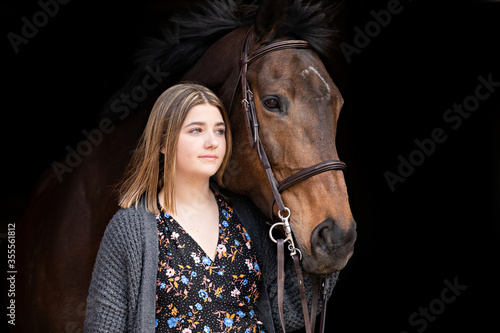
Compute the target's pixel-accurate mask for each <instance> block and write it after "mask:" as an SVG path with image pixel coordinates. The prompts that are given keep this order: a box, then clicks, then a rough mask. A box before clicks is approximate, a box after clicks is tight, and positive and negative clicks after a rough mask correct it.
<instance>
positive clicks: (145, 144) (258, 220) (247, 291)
mask: <svg viewBox="0 0 500 333" xmlns="http://www.w3.org/2000/svg"><path fill="white" fill-rule="evenodd" d="M230 154H231V132H230V128H229V121H228V118H227V116H226V114H225V112H224V107H223V105H222V103H221V102H220V100H219V99H218V98H217V96H216V95H215V94H214V93H213V92H211V91H210V90H209V89H207V88H205V87H203V86H200V85H196V84H190V83H186V84H179V85H176V86H173V87H171V88H169V89H167V90H166V91H165V92H164V93H163V94H162V95H161V96H160V97H159V98H158V100H157V101H156V103H155V105H154V106H153V109H152V111H151V114H150V117H149V120H148V123H147V125H146V128H145V130H144V133H143V136H142V138H141V140H140V142H139V145H138V147H137V149H136V150H135V152H134V155H133V158H132V160H131V163H130V165H129V170H128V173H127V175H126V177H125V180H124V181H123V183H122V184H121V187H120V206H121V207H122V208H121V209H120V210H119V211H118V212H117V213H116V214H115V216H114V217H113V219H112V220H111V221H110V223H109V225H108V227H107V228H106V232H105V234H104V237H103V239H102V242H101V246H100V249H99V253H98V256H97V259H96V263H95V266H94V271H93V274H92V281H91V285H90V288H89V296H88V300H87V314H86V318H85V328H84V331H85V332H153V331H154V330H155V331H156V332H182V333H194V332H204V333H210V332H240V333H249V332H259V333H261V332H269V333H272V332H275V331H276V330H278V329H277V327H279V319H278V314H277V313H278V307H277V300H276V263H275V261H276V260H275V258H276V251H275V249H274V244H273V243H272V242H271V241H270V240H269V239H268V237H267V228H266V224H265V219H264V218H263V216H262V215H261V213H260V212H259V210H258V209H257V208H256V207H255V206H253V204H252V203H251V201H250V200H249V199H247V198H244V197H240V196H236V195H231V204H229V203H228V201H226V196H222V195H221V194H219V192H218V190H217V185H215V184H212V183H211V182H210V179H211V177H212V176H215V178H216V179H217V181H218V183H219V185H221V182H222V175H223V173H224V170H225V168H226V166H227V164H228V161H229V158H230ZM286 270H287V273H288V274H287V276H288V277H292V276H294V273H293V264H291V263H289V264H288V265H287V268H286ZM335 281H336V275H334V276H332V277H331V278H329V279H327V290H328V292H331V290H332V289H333V286H334V284H335ZM306 287H307V289H308V294H309V295H310V294H311V292H312V284H311V282H310V281H309V280H308V279H307V278H306ZM284 306H285V309H286V311H285V321H286V322H287V327H288V328H289V329H291V330H293V329H298V328H300V327H301V326H303V319H302V310H301V307H300V299H299V296H298V293H297V285H296V279H292V278H288V280H287V281H286V282H285V297H284ZM275 327H276V329H275Z"/></svg>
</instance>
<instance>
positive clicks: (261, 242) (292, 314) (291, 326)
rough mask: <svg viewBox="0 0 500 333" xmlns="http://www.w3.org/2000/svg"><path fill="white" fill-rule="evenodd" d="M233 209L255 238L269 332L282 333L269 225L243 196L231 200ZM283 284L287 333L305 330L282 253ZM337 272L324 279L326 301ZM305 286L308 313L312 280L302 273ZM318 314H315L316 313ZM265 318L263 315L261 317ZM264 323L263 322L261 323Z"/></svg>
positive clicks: (289, 263) (290, 272)
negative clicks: (262, 277) (268, 311)
mask: <svg viewBox="0 0 500 333" xmlns="http://www.w3.org/2000/svg"><path fill="white" fill-rule="evenodd" d="M231 200H232V204H233V208H234V209H235V211H236V213H237V214H238V215H239V217H240V219H241V221H242V223H243V224H244V225H245V226H246V227H247V228H248V229H249V233H250V235H251V236H252V235H253V236H252V237H254V238H255V241H256V242H257V248H258V252H259V258H260V260H261V264H262V266H263V267H262V272H263V276H264V286H263V288H266V290H265V292H264V293H262V294H263V295H266V296H267V298H268V300H262V301H267V302H268V304H267V305H266V307H270V310H271V314H272V323H273V329H272V330H270V331H274V332H281V331H282V329H281V324H280V320H279V312H278V297H277V291H278V283H277V278H276V274H277V261H276V254H277V249H276V244H274V243H273V242H272V241H271V240H270V238H269V226H268V225H267V224H266V221H267V220H268V219H267V218H266V217H265V216H264V215H263V214H262V212H261V211H260V210H259V209H258V208H257V207H256V206H255V205H254V204H253V202H252V201H251V200H250V199H248V198H246V197H240V196H236V197H234V198H233V197H232V198H231ZM285 258H286V261H285V284H284V295H283V296H284V297H283V308H284V317H285V318H284V319H285V323H286V330H287V332H293V331H296V330H299V329H301V328H303V327H304V318H303V312H302V303H301V300H300V296H299V292H298V282H297V275H296V273H295V267H294V264H293V260H292V259H291V257H290V256H288V255H286V254H285ZM337 277H338V272H337V273H334V274H332V275H331V276H329V277H327V278H326V279H325V289H326V291H327V296H328V298H329V297H330V296H331V294H332V291H333V288H334V286H335V283H336V281H337ZM304 285H305V287H306V297H307V302H308V307H309V309H308V311H309V313H310V311H311V304H312V293H313V288H314V281H313V279H312V278H311V277H310V276H309V275H307V274H304ZM318 302H319V304H318V313H319V312H320V311H321V297H319V298H318ZM318 313H317V314H318ZM264 315H265V314H264ZM263 321H264V320H263ZM267 321H268V325H270V322H271V318H269V320H267Z"/></svg>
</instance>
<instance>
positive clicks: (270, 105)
mask: <svg viewBox="0 0 500 333" xmlns="http://www.w3.org/2000/svg"><path fill="white" fill-rule="evenodd" d="M263 103H264V106H265V107H266V109H268V110H269V111H279V109H280V103H279V101H278V99H277V98H276V97H268V98H266V99H264V101H263Z"/></svg>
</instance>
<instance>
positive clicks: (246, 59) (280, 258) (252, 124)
mask: <svg viewBox="0 0 500 333" xmlns="http://www.w3.org/2000/svg"><path fill="white" fill-rule="evenodd" d="M252 32H253V27H252V28H250V29H249V30H248V32H247V35H246V37H245V42H244V44H243V50H242V52H241V59H240V66H241V71H240V80H241V90H242V101H241V103H242V105H243V111H244V114H245V123H246V128H247V132H248V138H249V142H250V147H251V148H252V149H254V148H257V153H258V155H259V159H260V162H261V164H262V166H263V167H264V170H265V171H266V176H267V179H268V181H269V184H270V185H271V190H272V193H273V196H272V198H271V199H270V200H269V202H270V203H269V215H268V216H269V218H271V219H273V215H274V212H273V208H274V203H276V204H277V205H278V216H279V218H280V219H281V222H277V223H275V224H273V225H272V226H271V229H270V230H269V237H270V238H271V240H272V241H273V242H275V243H276V244H277V246H278V250H277V281H278V292H277V296H278V308H279V313H280V321H281V326H282V329H283V332H285V321H284V311H283V293H284V243H286V242H288V249H289V250H290V255H291V257H292V258H293V262H294V266H295V271H296V274H297V280H298V284H299V294H300V298H301V302H302V310H303V315H304V324H305V328H306V332H307V333H311V332H312V331H314V329H315V319H316V309H317V305H318V295H319V294H321V295H322V302H323V306H322V310H321V322H320V332H324V328H325V319H326V303H327V296H326V291H325V289H324V279H320V281H316V283H315V286H314V289H315V290H314V293H313V299H312V308H311V315H310V316H309V312H308V309H307V300H306V296H305V285H304V279H303V275H302V269H301V267H300V263H299V258H302V253H301V252H300V250H299V249H298V248H297V247H296V246H295V243H294V240H293V235H292V229H291V226H290V223H289V218H290V214H291V213H290V209H288V208H287V207H286V206H285V205H284V203H283V199H282V198H281V192H283V191H284V190H286V189H287V188H289V187H291V186H293V185H295V184H297V183H298V182H301V181H303V180H305V179H307V178H310V177H312V176H315V175H317V174H320V173H323V172H325V171H330V170H342V171H344V170H345V168H346V164H345V163H344V162H342V161H340V160H327V161H323V162H320V163H317V164H315V165H313V166H310V167H308V168H305V169H302V170H300V171H298V172H296V173H294V174H292V175H290V176H288V177H286V178H285V179H283V180H282V181H280V182H278V181H276V178H275V176H274V173H273V171H272V168H271V164H270V162H269V159H268V158H267V154H266V152H265V150H264V146H263V145H262V142H261V141H260V137H259V121H258V119H257V113H256V111H255V101H254V94H253V93H252V90H251V88H250V85H249V84H248V80H247V71H248V65H249V64H251V63H252V62H254V61H255V60H257V59H259V58H261V57H263V56H264V55H266V54H268V53H270V52H274V51H279V50H284V49H290V48H294V49H306V48H309V47H310V46H309V43H307V42H306V41H303V40H287V41H280V42H275V43H272V44H269V45H266V46H262V47H259V48H258V49H257V50H255V51H253V52H252V53H250V54H249V50H250V42H251V35H252ZM235 92H236V91H235ZM233 98H234V95H233ZM231 104H232V101H231ZM276 227H283V231H284V234H285V239H284V240H283V239H275V238H274V236H273V229H274V228H276ZM320 287H321V291H319V290H320Z"/></svg>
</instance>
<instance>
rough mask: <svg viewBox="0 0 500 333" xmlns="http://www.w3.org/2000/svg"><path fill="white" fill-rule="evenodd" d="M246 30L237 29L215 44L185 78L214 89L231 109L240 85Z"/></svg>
mask: <svg viewBox="0 0 500 333" xmlns="http://www.w3.org/2000/svg"><path fill="white" fill-rule="evenodd" d="M245 33H246V28H240V29H236V30H234V31H233V32H231V33H229V34H228V35H226V36H224V37H223V38H221V39H220V40H218V41H217V42H216V43H214V44H213V45H212V46H211V47H210V48H209V49H208V50H207V51H206V52H205V53H204V54H203V56H202V57H201V58H200V59H199V60H198V61H197V62H196V64H195V65H194V66H193V67H192V68H191V69H190V70H189V71H188V72H187V73H186V74H185V75H184V76H183V78H182V80H184V81H186V80H187V81H195V82H197V83H199V84H202V85H205V86H207V87H208V88H210V89H212V90H213V91H214V92H215V93H216V94H217V95H218V96H219V97H220V98H221V100H222V101H223V103H224V105H225V106H226V107H229V104H230V103H231V99H232V97H233V93H234V90H235V89H236V86H237V85H238V74H239V68H240V56H241V48H242V44H243V40H244V38H245Z"/></svg>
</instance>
